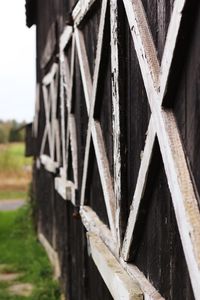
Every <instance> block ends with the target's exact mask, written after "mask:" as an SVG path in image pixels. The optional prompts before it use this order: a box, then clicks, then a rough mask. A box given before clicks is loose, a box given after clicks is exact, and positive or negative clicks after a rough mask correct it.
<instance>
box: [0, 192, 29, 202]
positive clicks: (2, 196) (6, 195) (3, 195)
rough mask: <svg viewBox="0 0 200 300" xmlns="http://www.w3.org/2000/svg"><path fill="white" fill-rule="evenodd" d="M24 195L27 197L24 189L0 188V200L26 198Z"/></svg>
mask: <svg viewBox="0 0 200 300" xmlns="http://www.w3.org/2000/svg"><path fill="white" fill-rule="evenodd" d="M26 197H27V192H26V191H15V190H11V191H6V190H0V200H12V199H26Z"/></svg>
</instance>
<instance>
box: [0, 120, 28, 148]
mask: <svg viewBox="0 0 200 300" xmlns="http://www.w3.org/2000/svg"><path fill="white" fill-rule="evenodd" d="M25 125H26V122H17V121H16V120H9V121H3V120H0V144H2V143H12V142H23V141H24V137H25V128H24V126H25Z"/></svg>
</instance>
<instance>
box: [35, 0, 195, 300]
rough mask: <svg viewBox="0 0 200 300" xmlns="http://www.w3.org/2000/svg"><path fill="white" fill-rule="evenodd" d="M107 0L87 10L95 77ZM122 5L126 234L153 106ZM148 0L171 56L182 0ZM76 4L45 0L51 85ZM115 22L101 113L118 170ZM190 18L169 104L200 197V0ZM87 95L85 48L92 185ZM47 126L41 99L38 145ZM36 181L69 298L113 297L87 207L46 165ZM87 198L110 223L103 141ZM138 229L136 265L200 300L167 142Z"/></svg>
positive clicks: (174, 294) (41, 64)
mask: <svg viewBox="0 0 200 300" xmlns="http://www.w3.org/2000/svg"><path fill="white" fill-rule="evenodd" d="M100 2H101V1H97V4H95V6H94V8H93V10H92V11H91V13H90V14H89V15H88V16H87V20H86V21H85V22H84V23H83V24H82V25H81V26H82V27H81V28H82V30H83V34H84V38H85V43H86V50H87V54H88V58H89V64H90V70H91V74H92V75H93V71H94V61H95V55H96V43H97V34H98V24H99V16H100ZM117 2H118V7H119V20H118V22H119V24H118V28H119V32H118V34H119V72H120V82H119V93H120V126H121V136H120V141H121V161H122V179H121V185H122V193H121V196H122V202H121V203H122V204H121V206H122V207H121V209H122V214H121V224H122V229H123V230H122V234H123V235H124V233H125V228H126V225H127V219H128V212H129V207H130V204H131V202H132V198H133V193H134V189H135V185H136V180H137V177H138V171H139V167H140V162H141V155H142V151H143V149H144V144H145V138H146V131H147V128H148V123H149V119H150V108H149V104H148V100H147V96H146V91H145V88H144V84H143V79H142V76H141V72H140V67H139V64H138V59H137V56H136V53H135V49H134V45H133V41H132V38H131V35H130V29H129V26H128V22H127V18H126V15H125V10H124V7H123V3H122V1H121V0H118V1H117ZM142 2H143V5H144V9H145V12H146V15H147V19H148V22H149V25H150V29H151V32H152V35H153V39H154V42H155V45H156V49H157V53H158V58H159V60H161V58H162V54H163V48H164V44H165V39H166V33H167V29H168V25H169V21H170V16H171V12H172V7H173V0H170V1H169V0H161V1H158V0H143V1H142ZM74 4H75V1H72V0H71V1H69V0H59V1H53V0H51V1H50V0H48V1H47V0H44V1H37V22H36V23H37V81H38V83H41V80H42V78H43V76H44V75H45V74H46V73H47V71H48V70H49V68H50V66H51V64H52V62H53V61H57V60H58V57H57V55H58V51H59V48H58V41H59V37H60V34H61V32H62V31H63V28H64V25H65V22H70V12H71V9H72V8H73V6H74ZM108 11H109V10H108ZM106 20H107V21H106V30H105V37H104V42H103V55H102V64H101V71H100V78H99V84H98V90H97V102H96V106H95V114H94V115H95V119H96V120H98V121H99V123H100V125H101V128H102V132H103V137H104V140H105V146H106V153H107V156H108V159H109V168H110V172H111V175H112V176H113V163H114V161H113V133H112V101H111V80H112V74H111V58H110V56H111V51H110V27H109V26H110V22H109V15H108V16H107V19H106ZM182 23H183V24H182V27H181V28H182V29H181V33H180V36H179V39H178V44H177V47H176V52H175V56H174V64H173V65H174V67H173V68H172V70H171V73H170V79H169V84H168V89H167V93H166V96H165V102H164V106H165V107H166V108H170V109H173V111H174V114H175V117H176V122H177V124H178V128H179V131H180V134H181V138H182V142H183V146H184V150H185V152H186V156H187V158H188V164H189V166H190V168H191V172H192V174H193V180H194V185H195V187H196V193H197V196H198V195H199V193H200V180H199V179H200V150H199V149H200V148H199V145H200V135H199V125H200V124H199V122H200V56H199V53H200V39H199V32H200V3H199V2H198V1H194V0H191V1H188V4H187V5H186V8H185V10H184V18H183V21H182ZM83 99H84V92H83V86H82V81H81V75H80V68H79V63H78V57H77V53H76V56H75V75H74V88H73V109H72V110H73V113H74V114H75V119H76V126H77V132H76V133H77V144H78V186H79V187H80V185H81V182H82V174H83V161H84V151H85V144H86V132H87V125H88V116H87V110H86V105H85V101H84V100H83ZM44 125H45V116H44V107H43V100H42V96H41V98H40V114H39V135H38V138H37V140H36V144H37V147H38V149H39V148H40V144H41V139H42V134H43V130H44ZM47 152H48V151H47ZM34 177H35V192H36V199H37V205H38V221H39V227H40V230H41V231H42V233H43V234H44V235H45V237H46V238H47V239H48V241H49V242H50V244H51V245H52V246H54V247H55V248H56V250H57V251H58V253H59V257H60V261H61V266H62V280H61V282H62V286H63V291H64V293H65V295H66V296H67V297H68V299H71V300H78V299H80V300H84V299H85V300H86V299H87V300H94V299H95V300H96V299H97V300H98V299H99V300H100V299H112V297H111V295H110V293H109V291H108V289H107V287H106V285H105V284H104V282H103V279H102V278H101V276H100V274H99V273H98V270H97V269H96V267H95V265H94V262H93V261H92V259H91V257H90V256H89V255H88V250H87V241H86V232H85V229H84V226H83V224H82V222H81V219H80V216H79V214H78V207H77V208H76V207H73V206H72V204H71V203H69V202H66V201H65V200H63V199H62V198H61V196H59V195H58V194H57V192H56V191H55V189H54V177H55V174H50V173H49V172H48V171H46V170H45V169H44V168H43V167H41V168H40V169H37V168H36V166H35V176H34ZM79 197H80V190H78V192H77V198H78V199H77V200H78V203H79ZM198 198H199V197H198ZM86 200H87V204H88V205H90V206H91V207H92V208H93V210H94V211H95V212H97V213H98V216H99V217H100V219H101V220H102V221H103V222H104V223H105V224H107V225H108V217H107V213H106V208H105V203H104V199H103V191H102V187H101V182H100V177H99V173H98V167H97V162H96V158H95V155H94V149H93V146H91V149H90V159H89V175H88V179H87V186H86ZM137 226H139V230H138V235H137V239H136V240H134V242H135V243H137V247H136V248H135V247H134V251H133V250H132V251H131V262H133V263H134V264H135V265H136V266H137V267H138V268H139V269H140V270H141V271H142V272H143V273H144V275H145V276H146V277H147V278H148V279H149V280H150V282H151V283H152V284H153V285H154V286H155V288H156V289H157V290H158V291H159V292H160V293H161V295H162V296H163V297H164V298H165V299H169V300H172V299H173V300H179V299H185V300H192V299H194V296H193V292H192V288H191V283H190V278H189V274H188V270H187V265H186V262H185V257H184V253H183V249H182V244H181V240H180V236H179V232H178V228H177V223H176V218H175V215H174V209H173V204H172V200H171V195H170V191H169V188H168V183H167V179H166V175H165V171H164V167H163V162H162V156H161V154H160V150H159V146H158V142H156V144H155V146H154V151H153V159H152V162H151V166H150V172H149V176H148V181H147V188H146V192H145V194H144V196H143V199H142V214H141V215H140V220H139V222H138V224H137Z"/></svg>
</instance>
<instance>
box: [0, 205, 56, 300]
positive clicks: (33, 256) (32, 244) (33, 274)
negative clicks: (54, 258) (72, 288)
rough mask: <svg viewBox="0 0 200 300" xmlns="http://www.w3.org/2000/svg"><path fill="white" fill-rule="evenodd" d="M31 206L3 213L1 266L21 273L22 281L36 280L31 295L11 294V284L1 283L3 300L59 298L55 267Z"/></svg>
mask: <svg viewBox="0 0 200 300" xmlns="http://www.w3.org/2000/svg"><path fill="white" fill-rule="evenodd" d="M30 215H31V213H30V208H29V205H27V206H25V207H23V208H21V209H19V210H17V211H14V212H13V211H12V212H0V265H6V266H9V269H10V270H8V271H14V272H21V273H22V274H23V276H22V277H21V278H20V279H19V280H18V281H20V282H26V283H32V284H33V285H34V287H35V288H34V292H33V295H32V296H31V297H28V298H27V297H26V298H25V297H17V296H11V295H9V294H8V292H7V289H6V287H7V284H6V283H0V299H1V300H22V299H23V300H24V299H29V300H57V299H59V298H60V292H59V288H58V284H57V283H56V282H55V281H54V280H53V279H52V269H51V267H50V264H49V261H48V259H47V256H46V254H45V252H44V250H43V248H42V247H41V245H40V244H39V243H38V242H37V239H36V235H35V233H34V230H33V225H32V222H31V216H30Z"/></svg>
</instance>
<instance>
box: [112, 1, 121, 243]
mask: <svg viewBox="0 0 200 300" xmlns="http://www.w3.org/2000/svg"><path fill="white" fill-rule="evenodd" d="M117 24H118V7H117V1H116V0H111V1H110V30H111V72H112V106H113V114H112V123H113V161H114V193H115V201H116V214H115V216H116V232H117V240H118V245H119V248H120V247H121V225H120V217H121V214H120V207H121V154H120V114H119V59H118V55H119V54H118V25H117Z"/></svg>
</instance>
